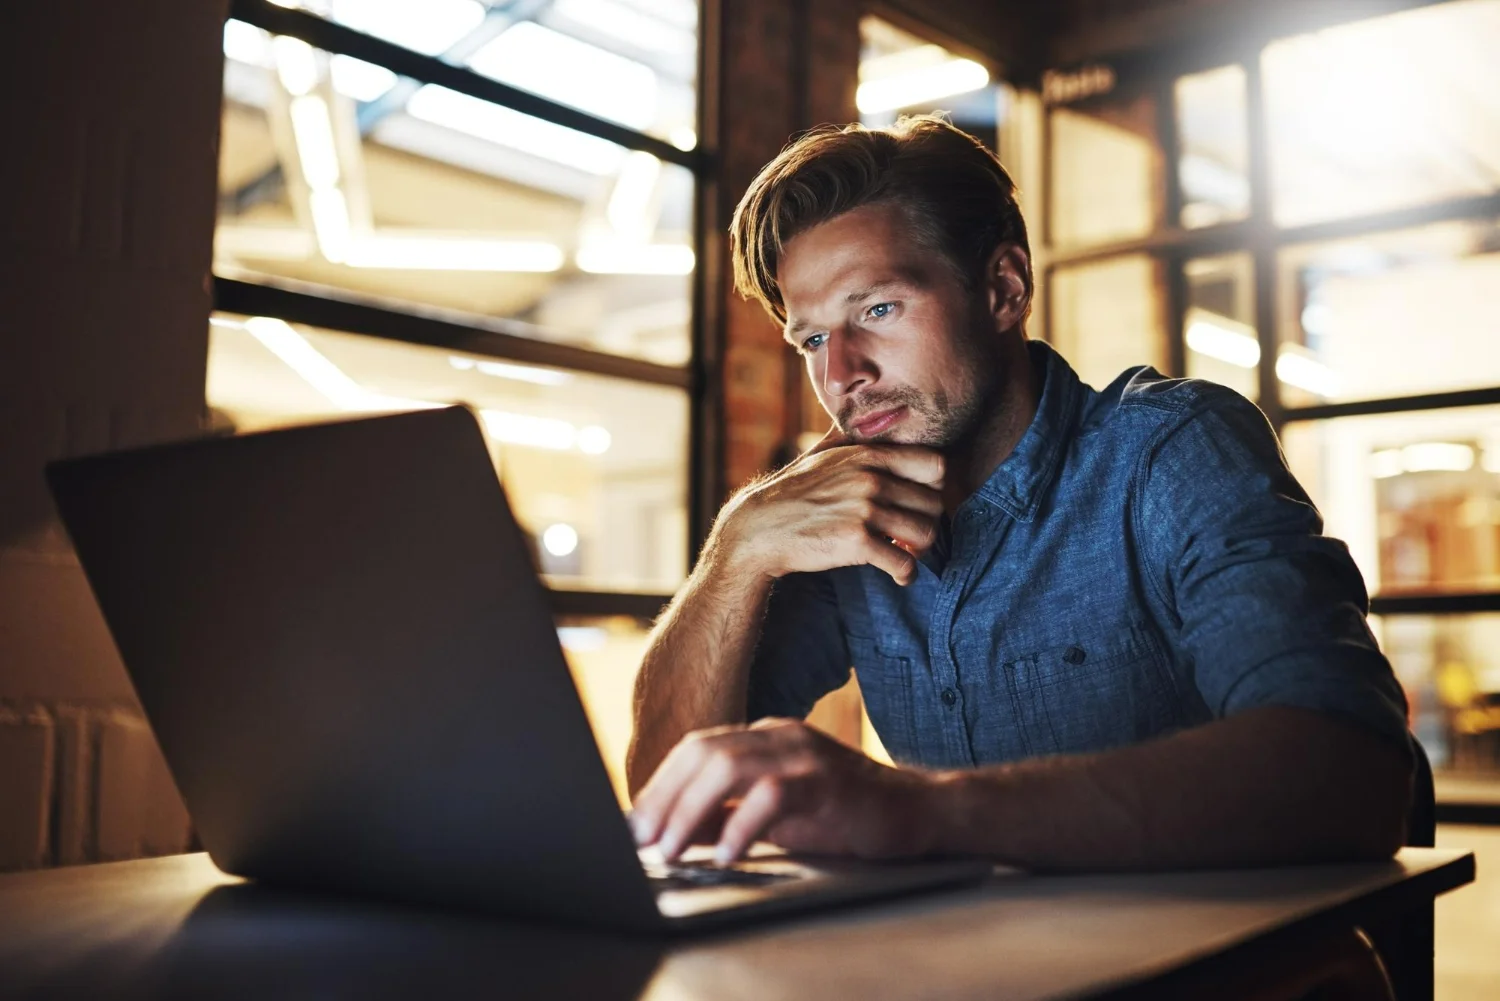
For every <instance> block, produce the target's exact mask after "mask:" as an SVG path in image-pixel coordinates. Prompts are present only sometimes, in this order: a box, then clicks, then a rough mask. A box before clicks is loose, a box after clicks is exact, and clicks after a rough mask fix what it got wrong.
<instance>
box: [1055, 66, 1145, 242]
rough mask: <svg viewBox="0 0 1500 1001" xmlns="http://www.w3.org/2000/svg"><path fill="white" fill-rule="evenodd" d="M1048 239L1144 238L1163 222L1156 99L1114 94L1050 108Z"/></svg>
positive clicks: (1101, 239) (1065, 240) (1067, 240)
mask: <svg viewBox="0 0 1500 1001" xmlns="http://www.w3.org/2000/svg"><path fill="white" fill-rule="evenodd" d="M1050 120H1051V126H1052V157H1051V164H1052V171H1051V178H1050V183H1049V184H1048V186H1047V190H1048V192H1049V197H1050V199H1051V202H1052V218H1051V225H1052V231H1051V233H1050V234H1049V237H1050V242H1051V243H1052V245H1053V246H1057V247H1076V246H1082V245H1093V244H1101V243H1109V242H1112V241H1116V240H1129V239H1134V238H1137V237H1142V236H1146V235H1147V234H1149V233H1151V232H1152V231H1153V230H1155V229H1156V228H1157V226H1158V225H1160V223H1161V220H1162V191H1163V185H1162V155H1161V146H1160V141H1159V138H1158V136H1157V130H1156V122H1157V118H1156V101H1155V99H1154V98H1153V97H1152V96H1151V95H1150V94H1149V93H1145V94H1138V95H1130V94H1128V93H1124V92H1116V93H1111V94H1109V95H1107V96H1105V97H1102V98H1094V99H1091V100H1089V101H1087V102H1084V103H1080V104H1078V105H1075V106H1072V107H1067V108H1054V109H1052V111H1051V119H1050Z"/></svg>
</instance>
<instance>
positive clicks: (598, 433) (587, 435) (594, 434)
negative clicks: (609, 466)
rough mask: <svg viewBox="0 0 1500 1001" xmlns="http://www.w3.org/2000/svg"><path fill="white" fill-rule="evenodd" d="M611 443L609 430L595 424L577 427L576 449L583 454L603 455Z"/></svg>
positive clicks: (612, 439)
mask: <svg viewBox="0 0 1500 1001" xmlns="http://www.w3.org/2000/svg"><path fill="white" fill-rule="evenodd" d="M613 443H614V438H613V436H611V435H610V433H609V431H608V430H607V429H605V428H602V427H600V426H599V425H597V424H590V425H589V426H588V427H585V428H579V429H578V451H580V452H582V453H584V454H585V455H603V454H604V453H605V452H608V451H609V446H610V445H611V444H613Z"/></svg>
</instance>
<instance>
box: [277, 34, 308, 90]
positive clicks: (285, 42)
mask: <svg viewBox="0 0 1500 1001" xmlns="http://www.w3.org/2000/svg"><path fill="white" fill-rule="evenodd" d="M271 48H272V51H274V52H275V54H276V75H277V77H279V78H280V79H281V85H282V86H283V87H285V88H286V90H287V93H288V94H291V95H293V96H299V95H302V94H308V93H311V92H312V89H313V88H314V87H316V86H317V85H318V76H319V74H318V57H317V54H316V53H315V52H313V47H312V46H311V45H308V44H307V43H306V42H304V41H303V40H302V39H300V38H292V37H291V36H290V35H277V36H276V38H275V39H274V40H273V41H272V42H271Z"/></svg>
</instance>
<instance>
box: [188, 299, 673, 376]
mask: <svg viewBox="0 0 1500 1001" xmlns="http://www.w3.org/2000/svg"><path fill="white" fill-rule="evenodd" d="M213 295H214V308H215V309H218V310H222V311H224V312H228V313H238V314H240V315H242V316H272V317H276V318H277V319H281V320H285V321H287V322H289V323H303V324H306V325H308V326H311V327H323V328H326V329H329V330H340V331H344V332H346V333H351V334H364V335H365V336H368V337H379V338H382V339H384V340H391V341H401V342H403V343H406V344H418V345H422V346H425V347H435V348H444V349H447V350H450V351H462V352H464V353H466V354H477V355H485V356H487V357H491V358H501V359H504V360H506V361H516V362H521V363H523V364H527V365H544V366H547V367H549V368H560V369H567V370H569V371H574V372H585V373H588V374H591V375H603V376H610V377H612V378H616V379H627V380H630V381H632V382H640V383H645V384H648V385H654V386H672V387H676V388H678V389H688V388H690V387H691V379H692V373H691V371H690V370H689V369H687V368H678V367H674V366H671V365H658V364H656V363H655V362H648V361H642V360H640V359H638V358H627V357H624V356H622V355H612V354H606V353H605V352H603V351H593V350H590V349H588V348H580V347H575V346H573V345H571V344H558V343H555V342H552V341H543V340H538V339H535V338H530V337H525V336H522V335H519V334H511V333H505V332H503V331H497V330H487V329H485V328H483V327H477V326H469V325H466V324H463V323H458V322H454V321H452V320H446V319H438V318H435V317H430V316H423V315H421V314H420V313H408V312H402V311H398V310H393V309H384V308H382V307H379V306H371V305H367V304H365V303H359V302H352V301H350V300H348V299H342V298H337V297H333V296H328V295H313V294H310V293H307V292H299V291H295V290H293V289H287V288H280V287H278V286H275V285H263V284H259V283H256V282H244V281H236V280H234V279H231V278H221V277H218V276H217V275H216V276H214V279H213Z"/></svg>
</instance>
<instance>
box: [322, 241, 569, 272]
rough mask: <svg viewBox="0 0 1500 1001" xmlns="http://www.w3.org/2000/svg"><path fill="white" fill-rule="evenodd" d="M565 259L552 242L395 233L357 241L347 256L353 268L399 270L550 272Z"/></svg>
mask: <svg viewBox="0 0 1500 1001" xmlns="http://www.w3.org/2000/svg"><path fill="white" fill-rule="evenodd" d="M563 260H564V256H563V252H562V249H561V248H560V247H558V246H556V245H554V244H551V243H541V242H533V241H525V240H476V239H470V238H464V237H454V238H450V237H434V236H403V235H392V234H377V235H374V236H367V237H361V238H360V239H358V240H354V241H353V242H351V243H350V244H349V248H348V251H347V253H346V254H345V257H344V263H346V264H348V265H349V266H350V267H355V268H386V269H390V270H397V271H408V270H410V271H504V272H550V271H556V270H557V269H558V268H560V267H562V266H563Z"/></svg>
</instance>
